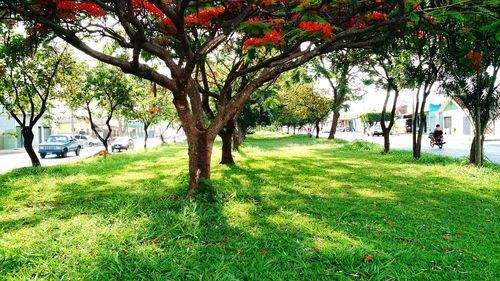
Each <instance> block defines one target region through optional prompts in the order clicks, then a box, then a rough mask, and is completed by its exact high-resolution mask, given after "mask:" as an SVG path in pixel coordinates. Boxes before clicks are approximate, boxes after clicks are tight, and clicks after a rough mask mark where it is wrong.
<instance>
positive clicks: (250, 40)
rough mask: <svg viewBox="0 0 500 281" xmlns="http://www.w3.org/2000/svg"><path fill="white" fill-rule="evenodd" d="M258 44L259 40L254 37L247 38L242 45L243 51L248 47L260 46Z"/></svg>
mask: <svg viewBox="0 0 500 281" xmlns="http://www.w3.org/2000/svg"><path fill="white" fill-rule="evenodd" d="M260 42H261V39H260V38H255V37H252V38H248V39H247V40H245V42H244V43H243V51H246V50H247V49H248V47H250V46H260Z"/></svg>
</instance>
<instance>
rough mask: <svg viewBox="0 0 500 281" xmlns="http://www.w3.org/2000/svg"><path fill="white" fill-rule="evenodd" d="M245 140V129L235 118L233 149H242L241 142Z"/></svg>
mask: <svg viewBox="0 0 500 281" xmlns="http://www.w3.org/2000/svg"><path fill="white" fill-rule="evenodd" d="M242 142H243V130H242V128H241V126H240V123H239V122H238V120H236V119H234V132H233V151H240V144H241V143H242Z"/></svg>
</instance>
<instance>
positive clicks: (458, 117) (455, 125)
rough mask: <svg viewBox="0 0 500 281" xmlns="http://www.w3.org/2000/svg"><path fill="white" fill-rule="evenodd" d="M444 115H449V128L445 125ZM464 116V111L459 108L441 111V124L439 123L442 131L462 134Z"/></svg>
mask: <svg viewBox="0 0 500 281" xmlns="http://www.w3.org/2000/svg"><path fill="white" fill-rule="evenodd" d="M445 117H451V128H446V127H445V121H444V119H445ZM464 117H466V115H465V112H464V111H463V110H462V109H460V108H458V109H453V110H446V111H443V120H442V122H443V124H441V127H442V128H443V132H445V134H451V135H463V134H464Z"/></svg>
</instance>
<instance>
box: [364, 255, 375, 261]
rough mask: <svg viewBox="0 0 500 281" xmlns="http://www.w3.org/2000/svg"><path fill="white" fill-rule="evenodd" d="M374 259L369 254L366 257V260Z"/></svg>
mask: <svg viewBox="0 0 500 281" xmlns="http://www.w3.org/2000/svg"><path fill="white" fill-rule="evenodd" d="M372 260H373V257H372V256H370V255H368V256H366V257H365V262H371V261H372Z"/></svg>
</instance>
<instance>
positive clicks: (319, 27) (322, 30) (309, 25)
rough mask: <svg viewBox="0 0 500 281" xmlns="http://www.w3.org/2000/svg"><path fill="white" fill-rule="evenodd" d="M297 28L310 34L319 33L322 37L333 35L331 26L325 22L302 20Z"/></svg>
mask: <svg viewBox="0 0 500 281" xmlns="http://www.w3.org/2000/svg"><path fill="white" fill-rule="evenodd" d="M299 28H300V29H302V30H304V31H307V32H308V33H310V34H320V36H321V37H324V38H330V37H332V36H333V30H332V26H331V25H330V24H329V23H327V22H323V23H319V22H317V21H303V22H301V23H300V24H299Z"/></svg>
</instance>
